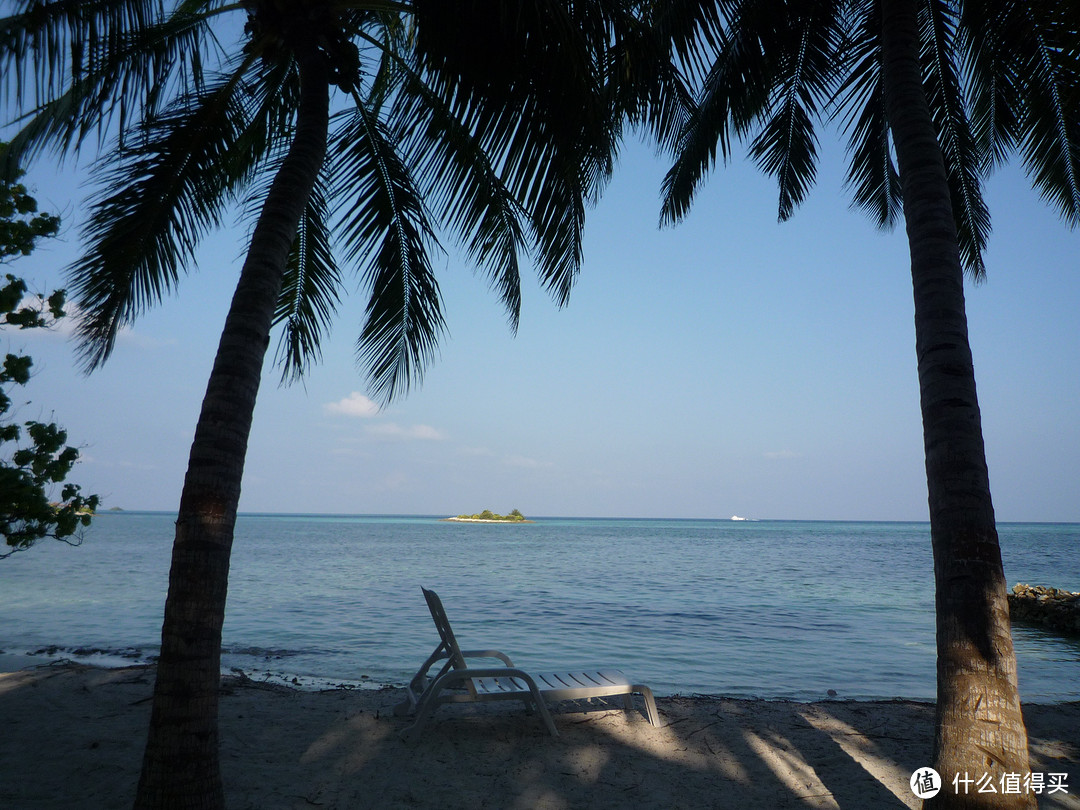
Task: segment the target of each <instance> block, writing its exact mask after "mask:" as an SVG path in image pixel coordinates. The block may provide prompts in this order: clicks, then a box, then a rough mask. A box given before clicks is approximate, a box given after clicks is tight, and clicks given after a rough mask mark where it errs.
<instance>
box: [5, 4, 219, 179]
mask: <svg viewBox="0 0 1080 810" xmlns="http://www.w3.org/2000/svg"><path fill="white" fill-rule="evenodd" d="M22 5H23V6H24V7H26V8H25V10H24V11H23V13H21V14H18V15H13V16H11V17H7V18H5V19H3V20H2V21H0V75H2V76H4V79H3V80H2V88H3V98H4V99H5V102H6V103H10V105H11V107H12V108H13V109H20V108H25V107H26V106H27V105H28V104H30V105H32V106H33V108H34V109H32V110H31V111H30V112H29V113H28V114H26V115H24V116H23V117H22V119H21V120H23V121H24V123H23V126H22V130H21V131H20V132H18V133H17V134H16V135H14V136H13V137H12V138H11V139H10V140H11V146H10V147H9V149H8V153H7V159H6V162H5V165H4V166H3V167H0V170H3V171H9V170H11V169H12V167H14V166H15V165H18V163H19V162H27V161H29V160H31V159H32V158H33V157H34V156H35V155H36V154H38V153H39V152H40V151H41V150H42V149H43V148H45V147H46V146H53V147H55V148H57V149H58V151H61V152H64V151H67V150H69V149H77V148H78V147H79V146H80V145H81V144H82V143H83V142H84V140H85V139H86V138H87V137H88V136H89V135H91V134H93V133H96V134H97V139H98V143H99V145H100V144H101V143H103V141H104V139H105V138H106V137H107V136H108V135H109V133H111V132H114V131H119V132H120V134H121V137H123V136H125V135H128V134H130V133H131V132H133V131H135V128H136V127H137V126H138V125H139V123H140V122H141V121H142V120H143V119H144V118H146V117H149V116H152V115H154V114H155V113H156V111H157V110H158V109H159V107H160V105H161V104H162V103H164V101H165V100H166V99H168V98H171V97H172V96H173V95H176V94H189V93H191V92H194V91H195V90H196V89H197V88H198V87H199V86H200V84H201V82H202V79H203V77H202V67H201V64H202V52H203V50H204V49H205V47H206V41H207V38H208V37H209V36H210V34H209V31H208V28H207V19H206V17H205V15H203V14H201V13H195V11H194V10H192V11H184V12H180V11H177V12H174V13H173V14H171V15H169V16H166V15H165V12H164V11H163V9H162V7H161V3H160V2H151V0H142V2H137V1H136V0H126V1H125V2H120V1H119V0H99V1H98V2H89V3H83V2H74V1H73V0H58V1H57V2H45V3H33V2H30V3H26V2H24V3H23V4H22ZM196 5H200V4H196ZM27 93H32V94H33V97H32V99H28V98H26V97H25V96H26V94H27Z"/></svg>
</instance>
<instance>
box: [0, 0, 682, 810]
mask: <svg viewBox="0 0 1080 810" xmlns="http://www.w3.org/2000/svg"><path fill="white" fill-rule="evenodd" d="M7 5H8V6H10V7H11V8H12V9H13V11H12V13H10V15H9V16H7V17H5V18H3V19H2V20H0V71H2V75H3V76H4V79H3V83H4V92H5V94H6V97H5V100H6V103H7V104H9V105H10V107H6V108H10V109H13V110H18V111H23V110H25V111H26V112H25V113H21V112H20V116H21V117H20V118H19V120H20V123H21V124H22V128H21V129H20V131H19V132H18V133H17V134H16V135H15V136H14V137H13V138H12V139H11V143H10V145H9V146H8V147H7V148H6V149H5V150H4V152H3V153H2V155H0V164H2V165H0V170H5V171H10V170H11V169H12V168H13V167H16V166H18V165H20V163H21V162H22V161H24V160H30V159H32V158H34V157H36V156H37V155H39V154H40V153H41V151H42V150H44V149H46V148H53V149H55V150H57V151H59V152H62V153H63V152H69V151H74V150H78V149H79V147H80V146H83V145H84V144H85V143H86V142H87V141H89V140H96V141H98V142H99V143H101V142H104V143H107V144H108V151H107V153H106V158H105V159H104V161H102V162H100V163H99V164H98V166H97V169H96V171H97V177H98V180H100V182H101V188H103V189H104V191H103V192H102V193H101V195H100V196H98V198H97V199H96V200H95V202H94V204H93V206H92V208H91V211H90V215H89V218H88V221H87V224H86V227H85V234H84V235H85V241H86V245H87V246H86V252H85V255H84V256H83V258H82V259H80V260H79V261H78V262H77V263H76V264H75V265H74V266H73V267H72V268H71V269H70V280H71V285H70V286H71V289H72V291H73V292H74V296H75V299H76V301H77V302H78V304H79V306H80V307H81V309H82V311H83V312H84V315H85V317H84V320H83V322H82V326H81V328H80V337H81V351H82V354H81V357H82V360H83V361H84V363H85V366H86V368H87V369H88V370H92V369H94V368H96V367H97V366H99V365H100V364H101V363H103V362H104V361H105V360H106V359H107V358H108V356H109V353H110V352H111V350H112V348H113V344H114V341H115V338H116V335H117V332H118V330H119V329H120V328H121V327H122V326H124V325H126V324H128V323H130V322H131V321H132V320H134V319H135V318H136V317H137V316H138V315H139V314H140V313H141V312H143V311H144V310H145V309H146V308H148V307H150V306H152V305H154V304H157V303H158V302H159V301H160V300H161V298H162V297H163V295H164V294H165V293H166V292H169V291H171V290H172V289H173V288H174V287H175V286H176V285H177V284H178V282H179V277H180V271H181V270H182V269H186V268H187V267H189V266H190V265H191V264H192V263H193V260H194V254H195V249H196V246H197V244H198V242H199V239H200V237H202V236H203V235H204V234H205V233H206V232H207V231H208V230H209V229H211V228H212V227H214V226H216V225H217V224H218V223H220V222H221V221H222V219H223V218H224V217H225V216H226V215H227V214H228V213H229V211H230V210H231V209H232V208H233V207H240V208H245V209H248V210H254V211H256V212H257V217H256V219H255V224H254V228H253V231H252V233H251V242H250V247H249V249H248V252H247V256H246V259H245V261H244V263H243V267H242V270H241V273H240V278H239V281H238V283H237V287H236V292H235V294H234V296H233V299H232V304H231V306H230V309H229V312H228V316H227V319H226V322H225V325H224V329H223V331H222V335H221V340H220V344H219V348H218V352H217V356H216V359H215V362H214V366H213V370H212V372H211V375H210V380H209V382H208V384H207V389H206V395H205V399H204V400H203V405H202V410H201V413H200V415H199V420H198V424H197V427H196V431H195V437H194V440H193V442H192V446H191V454H190V458H189V463H188V471H187V475H186V478H185V481H184V487H183V493H182V495H181V499H180V506H179V512H178V515H177V521H176V537H175V542H174V545H173V556H172V567H171V571H170V576H169V592H168V597H167V600H166V605H165V619H164V624H163V628H162V642H161V656H160V659H159V662H158V667H157V679H156V684H155V689H154V702H153V710H152V717H151V722H150V732H149V738H148V742H147V747H146V753H145V757H144V763H143V770H142V776H141V779H140V783H139V788H138V796H137V799H136V806H137V807H181V806H182V807H221V806H222V805H223V802H224V792H223V787H222V783H221V776H220V770H219V764H218V738H217V733H218V732H217V706H218V685H219V678H220V644H221V628H222V623H223V619H224V608H225V598H226V591H227V586H228V571H229V558H230V552H231V546H232V539H233V528H234V524H235V520H236V509H237V504H238V500H239V497H240V486H241V480H242V477H243V466H244V458H245V453H246V445H247V441H248V435H249V430H250V426H251V419H252V412H253V409H254V406H255V398H256V395H257V393H258V389H259V383H260V377H261V371H262V367H263V363H264V357H265V352H266V349H267V347H268V343H269V339H270V335H271V331H272V328H273V327H274V326H275V325H280V326H281V340H280V343H279V347H278V359H279V360H280V362H281V365H282V369H283V370H282V374H283V379H284V380H286V381H289V380H293V379H296V378H297V377H299V376H300V375H301V374H302V373H303V371H304V370H305V368H306V367H307V366H308V364H309V363H311V362H312V361H314V360H317V359H318V352H319V343H320V340H321V339H322V338H323V337H324V336H325V332H326V329H327V327H328V325H329V323H330V322H331V320H332V316H333V313H334V309H335V306H336V304H337V303H338V301H339V291H340V288H341V286H342V283H343V281H342V274H341V271H340V268H341V267H342V265H343V263H344V265H348V266H351V267H353V268H355V269H356V270H357V272H359V273H360V274H361V276H362V278H363V281H364V282H365V284H366V286H367V289H368V290H369V292H370V300H369V303H368V306H367V319H366V322H365V324H364V326H363V329H362V333H361V335H360V338H359V340H358V343H357V351H358V359H359V361H360V363H361V365H362V367H363V368H364V369H365V370H366V371H367V373H368V374H370V377H371V380H372V387H373V390H374V392H375V393H376V394H377V395H379V396H380V397H381V398H382V399H383V400H384V401H386V400H389V399H390V398H391V397H393V396H395V395H397V394H399V393H401V392H402V391H404V390H407V388H408V386H409V385H410V384H411V383H413V382H415V381H417V380H418V379H419V376H420V373H421V372H422V370H423V368H424V367H425V365H426V364H427V363H428V362H429V361H430V359H431V356H432V352H433V349H434V347H435V345H436V341H437V340H438V338H439V336H440V333H441V331H442V326H443V321H442V316H441V314H440V300H439V291H438V285H437V282H436V280H435V278H434V275H433V268H432V262H431V258H430V251H431V250H432V249H433V248H434V247H436V246H437V241H436V235H437V234H439V233H443V232H446V233H451V234H453V235H455V236H456V238H457V239H459V240H460V242H461V244H462V245H463V247H464V249H465V251H466V252H467V254H468V255H469V256H470V257H471V258H473V259H474V260H475V261H476V262H477V264H478V265H479V266H481V267H483V268H484V269H485V270H486V272H488V273H489V274H490V277H491V279H492V283H493V286H495V287H496V288H497V290H498V293H499V295H500V297H501V299H502V301H503V303H504V304H505V305H506V307H507V309H508V312H509V318H510V323H511V326H512V327H513V326H515V325H516V322H517V317H518V310H519V306H520V293H519V275H518V274H519V262H520V256H521V254H522V252H523V251H525V250H527V249H528V250H531V251H532V253H533V259H534V261H535V263H536V265H537V267H538V271H539V273H540V276H541V279H542V281H543V283H544V284H545V285H546V286H547V287H548V288H549V290H551V292H552V293H553V295H554V296H555V298H556V299H557V301H558V302H559V303H560V304H561V303H564V302H565V301H566V298H567V296H568V294H569V292H570V289H571V286H572V284H573V281H574V278H575V276H576V274H577V272H578V269H579V266H580V262H581V230H582V226H583V222H584V214H585V209H586V206H587V204H588V203H589V202H591V201H592V200H594V199H595V198H596V197H597V195H598V194H599V192H600V190H601V188H602V186H603V184H604V181H605V180H606V178H607V177H608V175H609V174H610V171H611V165H612V161H613V156H614V153H615V144H616V139H617V136H618V134H619V126H620V122H621V119H622V118H623V117H624V115H629V116H640V115H642V110H643V109H644V108H645V106H646V105H645V104H644V102H642V101H640V100H639V99H635V98H630V97H627V98H624V97H623V94H622V92H621V90H620V89H619V88H620V86H621V83H620V82H617V81H615V79H617V78H618V77H619V76H620V75H624V74H626V72H627V66H628V65H629V64H630V63H635V64H636V63H638V62H641V63H642V64H648V65H650V66H653V67H651V68H650V70H651V71H652V72H653V73H654V74H656V75H661V74H664V73H665V70H664V68H663V64H664V63H663V60H652V59H648V60H645V59H643V58H639V57H637V56H633V54H635V53H638V52H639V51H641V49H643V48H646V47H651V46H650V45H649V42H650V40H649V38H648V36H647V31H646V29H645V28H643V27H642V25H641V24H640V22H639V20H638V19H637V18H636V16H635V15H634V14H632V13H631V12H632V11H633V5H634V4H632V3H622V2H610V3H603V2H593V3H560V2H545V1H544V0H535V2H528V1H526V2H520V3H508V2H492V0H473V1H472V2H460V3H453V4H449V3H442V2H437V1H436V2H432V1H431V0H364V1H363V2H347V1H346V0H308V2H304V1H303V0H240V2H229V1H228V0H177V1H176V2H173V3H165V2H164V0H95V2H81V1H79V0H20V1H19V2H10V3H8V4H7ZM236 17H238V18H239V20H238V22H231V21H230V20H231V19H232V18H236ZM241 28H242V30H241ZM640 83H641V82H640V81H639V84H640ZM664 114H665V113H657V114H656V116H655V117H656V120H657V121H659V119H661V118H663V117H664ZM658 125H659V124H658Z"/></svg>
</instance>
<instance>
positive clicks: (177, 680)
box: [135, 51, 329, 810]
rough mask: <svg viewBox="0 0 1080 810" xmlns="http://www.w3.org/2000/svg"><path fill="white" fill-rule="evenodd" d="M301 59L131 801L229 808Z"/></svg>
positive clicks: (295, 162)
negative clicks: (224, 699) (256, 416)
mask: <svg viewBox="0 0 1080 810" xmlns="http://www.w3.org/2000/svg"><path fill="white" fill-rule="evenodd" d="M299 68H300V80H301V91H300V92H301V99H300V107H299V114H298V118H297V126H296V134H295V137H294V139H293V142H292V144H291V146H290V148H289V152H288V154H287V156H286V157H285V160H284V161H283V162H282V165H281V168H280V169H279V171H278V173H277V175H276V176H275V178H274V182H273V184H272V185H271V188H270V191H269V193H268V194H267V198H266V201H265V203H264V205H263V209H262V212H261V214H260V216H259V221H258V223H257V225H256V227H255V232H254V234H253V236H252V240H251V247H250V249H249V251H248V255H247V258H246V260H245V262H244V266H243V268H242V270H241V272H240V280H239V282H238V284H237V287H236V292H235V294H234V296H233V300H232V305H231V306H230V309H229V314H228V316H227V318H226V321H225V328H224V330H223V331H222V334H221V341H220V343H219V345H218V353H217V357H216V359H215V361H214V367H213V370H212V371H211V373H210V381H209V383H208V384H207V388H206V396H205V398H204V399H203V404H202V412H201V413H200V415H199V422H198V425H197V426H196V429H195V438H194V440H193V442H192V445H191V456H190V458H189V461H188V470H187V476H186V477H185V479H184V490H183V494H182V495H181V498H180V510H179V514H178V517H177V521H176V539H175V541H174V543H173V555H172V568H171V569H170V572H169V594H168V597H167V599H166V602H165V620H164V624H163V626H162V631H161V657H160V659H159V660H158V665H157V680H156V683H155V686H154V702H153V710H152V714H151V718H150V732H149V737H148V739H147V745H146V753H145V756H144V759H143V767H142V775H141V777H140V780H139V788H138V793H137V795H136V799H135V807H136V808H159V809H161V808H188V809H190V810H193V809H194V808H200V810H201V809H202V808H223V807H224V806H225V796H224V788H223V785H222V781H221V771H220V765H219V759H218V690H219V687H220V682H221V627H222V624H223V622H224V619H225V596H226V591H227V589H228V580H229V556H230V553H231V551H232V540H233V528H234V526H235V523H236V509H237V504H238V502H239V500H240V484H241V479H242V477H243V472H244V458H245V455H246V453H247V442H248V435H249V433H250V429H251V418H252V413H253V411H254V409H255V398H256V395H257V394H258V390H259V382H260V379H261V377H262V367H263V360H264V357H265V354H266V348H267V346H268V344H269V340H270V327H271V323H272V320H273V314H274V308H275V305H276V303H277V299H278V295H279V293H280V291H281V284H282V277H283V274H284V269H285V264H286V260H287V258H288V253H289V248H290V246H291V244H292V241H293V239H294V237H295V234H296V229H297V225H298V223H299V222H300V218H301V216H302V215H303V212H304V208H305V206H306V204H307V201H308V198H309V197H310V196H311V191H312V188H313V186H314V184H315V179H316V177H317V176H318V173H319V171H320V169H321V167H322V163H323V159H324V156H325V154H326V141H327V130H328V118H329V84H328V79H327V70H326V66H325V65H324V64H323V61H322V57H321V56H320V55H318V54H317V53H315V52H314V51H313V55H312V56H311V57H309V58H307V59H303V60H301V61H300V64H299Z"/></svg>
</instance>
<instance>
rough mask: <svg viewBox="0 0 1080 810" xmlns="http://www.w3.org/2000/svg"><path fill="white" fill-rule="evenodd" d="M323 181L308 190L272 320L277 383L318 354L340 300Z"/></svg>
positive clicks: (300, 371)
mask: <svg viewBox="0 0 1080 810" xmlns="http://www.w3.org/2000/svg"><path fill="white" fill-rule="evenodd" d="M324 182H325V180H323V179H320V182H319V183H318V184H317V185H316V187H315V189H314V190H313V191H312V195H311V200H310V202H309V203H308V206H307V209H306V210H305V211H304V216H303V218H302V219H301V220H300V224H299V227H298V228H297V233H296V239H295V241H294V242H293V246H292V250H291V251H290V252H289V260H288V264H287V265H286V268H285V277H284V281H283V285H282V291H281V297H280V299H279V301H278V306H277V311H276V312H275V313H274V323H275V324H278V323H283V324H284V328H283V330H282V333H281V338H280V340H279V342H278V349H277V354H276V358H275V362H276V363H280V364H281V367H282V371H281V381H282V383H286V382H296V381H297V380H299V379H300V378H301V377H303V375H304V373H305V372H306V370H307V368H308V365H309V364H311V363H316V362H318V361H319V360H320V359H321V352H320V348H319V346H320V343H321V341H322V339H323V337H324V336H325V335H326V334H327V333H328V332H329V330H330V325H331V323H332V321H333V317H334V314H335V312H336V310H337V305H338V303H339V302H340V297H339V296H338V290H339V289H340V287H341V274H340V272H339V271H338V267H337V264H336V263H335V261H334V255H333V251H332V249H331V237H330V226H329V222H328V211H329V209H328V206H327V202H326V193H325V189H324Z"/></svg>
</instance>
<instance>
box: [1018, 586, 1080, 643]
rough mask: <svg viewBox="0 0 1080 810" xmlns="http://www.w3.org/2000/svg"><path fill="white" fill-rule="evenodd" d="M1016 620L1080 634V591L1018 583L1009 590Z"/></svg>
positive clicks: (1068, 633)
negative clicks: (1074, 591)
mask: <svg viewBox="0 0 1080 810" xmlns="http://www.w3.org/2000/svg"><path fill="white" fill-rule="evenodd" d="M1009 612H1010V614H1011V616H1012V618H1013V620H1014V621H1022V622H1027V623H1029V624H1037V625H1039V626H1040V627H1046V628H1049V629H1051V630H1056V631H1058V632H1059V633H1065V634H1067V635H1080V593H1073V592H1072V591H1064V590H1061V589H1060V588H1049V587H1046V586H1043V585H1034V586H1033V585H1022V584H1021V585H1015V586H1013V589H1012V593H1010V594H1009Z"/></svg>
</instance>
